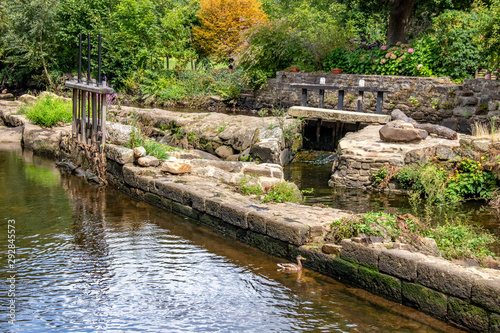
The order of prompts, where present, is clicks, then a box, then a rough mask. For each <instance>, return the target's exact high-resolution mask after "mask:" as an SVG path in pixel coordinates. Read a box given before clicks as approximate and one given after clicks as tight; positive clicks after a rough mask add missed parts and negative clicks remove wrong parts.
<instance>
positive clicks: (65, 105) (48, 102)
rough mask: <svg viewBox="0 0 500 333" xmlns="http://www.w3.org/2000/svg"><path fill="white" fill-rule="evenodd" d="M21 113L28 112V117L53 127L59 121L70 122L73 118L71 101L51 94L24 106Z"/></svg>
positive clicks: (38, 123)
mask: <svg viewBox="0 0 500 333" xmlns="http://www.w3.org/2000/svg"><path fill="white" fill-rule="evenodd" d="M20 113H23V114H26V118H28V119H29V120H30V121H32V122H34V123H35V124H37V125H39V126H43V127H52V126H54V125H55V124H56V123H58V122H63V123H70V122H71V120H72V119H73V115H72V114H71V102H65V101H63V100H62V99H60V98H55V97H53V96H51V95H49V94H47V95H45V96H43V97H41V98H38V99H37V100H36V101H35V102H34V103H33V104H30V105H28V106H25V107H22V108H21V110H20Z"/></svg>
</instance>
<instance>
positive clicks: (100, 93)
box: [64, 34, 114, 146]
mask: <svg viewBox="0 0 500 333" xmlns="http://www.w3.org/2000/svg"><path fill="white" fill-rule="evenodd" d="M79 43H80V47H79V54H78V78H76V77H75V78H74V79H73V81H66V82H65V84H64V85H65V86H66V87H68V88H71V89H72V90H73V94H72V101H73V107H72V109H73V110H72V112H73V121H72V135H73V137H74V138H75V139H76V140H78V141H80V142H82V143H85V144H91V145H94V146H102V145H103V144H104V140H105V139H106V110H107V99H106V96H107V95H111V94H113V93H114V90H113V88H111V87H108V86H107V84H106V82H104V84H103V82H102V80H101V34H99V46H98V77H97V80H93V79H92V78H91V63H90V59H91V50H92V46H91V43H90V34H88V37H87V44H88V53H87V75H86V76H87V78H86V79H85V80H83V79H82V34H80V36H79Z"/></svg>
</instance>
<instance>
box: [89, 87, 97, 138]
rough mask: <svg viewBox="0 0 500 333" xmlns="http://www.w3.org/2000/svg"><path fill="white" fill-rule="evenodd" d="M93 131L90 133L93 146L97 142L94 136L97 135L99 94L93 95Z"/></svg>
mask: <svg viewBox="0 0 500 333" xmlns="http://www.w3.org/2000/svg"><path fill="white" fill-rule="evenodd" d="M91 128H92V130H91V131H90V138H91V142H92V144H94V143H95V142H96V138H95V136H94V134H96V133H97V94H96V93H92V127H91Z"/></svg>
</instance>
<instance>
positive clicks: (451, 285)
mask: <svg viewBox="0 0 500 333" xmlns="http://www.w3.org/2000/svg"><path fill="white" fill-rule="evenodd" d="M18 106H19V104H18V103H16V102H2V103H1V104H0V108H1V109H0V118H1V119H2V122H3V123H4V124H5V125H7V126H11V127H12V126H17V127H18V128H17V129H16V130H15V131H17V133H18V134H13V133H12V131H14V130H12V129H10V128H5V127H4V128H3V129H2V130H1V133H0V137H4V135H5V136H7V134H5V133H8V135H9V137H10V138H11V139H9V140H12V142H13V143H14V144H15V140H16V139H13V138H14V137H15V135H17V137H16V138H19V141H18V143H19V144H20V143H21V142H23V144H24V147H25V148H28V149H32V150H33V151H35V152H36V153H43V154H49V155H52V156H54V157H61V156H64V155H67V154H68V153H70V138H71V133H70V131H71V129H70V127H59V128H53V129H44V128H40V127H38V126H35V125H31V124H29V123H28V122H27V121H26V120H25V119H24V117H23V116H22V115H17V114H14V112H15V111H16V109H17V107H18ZM256 119H257V120H259V119H258V118H256ZM260 121H261V120H260ZM19 127H22V134H19V133H21V129H20V128H19ZM105 154H106V165H107V173H106V176H107V177H106V178H107V180H108V181H109V183H111V184H112V185H114V186H116V187H117V188H119V189H120V190H121V191H123V192H125V193H127V194H129V195H131V196H133V197H135V198H137V199H140V200H143V201H146V202H149V203H151V204H153V205H155V206H158V207H161V208H163V209H165V210H168V211H172V212H176V213H178V214H181V215H183V216H186V217H188V218H191V219H194V220H196V221H199V222H200V223H202V224H205V225H207V226H209V227H211V228H213V229H215V230H217V231H218V232H220V233H222V234H224V235H226V236H228V237H230V238H232V239H235V240H238V241H241V242H243V243H246V244H249V245H252V246H255V247H257V248H259V249H261V250H263V251H265V252H267V253H270V254H272V255H276V256H278V257H281V258H287V259H290V260H291V259H293V258H294V257H295V256H296V255H297V254H302V255H303V256H305V257H306V258H307V260H306V262H305V264H306V267H308V268H311V269H314V270H316V271H318V272H320V273H323V274H326V275H328V276H331V277H333V278H335V279H339V280H340V281H342V282H347V283H349V284H352V285H354V286H358V287H361V288H363V289H366V290H368V291H371V292H373V293H375V294H378V295H381V296H383V297H385V298H388V299H390V300H393V301H396V302H398V303H401V304H404V305H408V306H411V307H413V308H416V309H418V310H420V311H422V312H424V313H427V314H430V315H432V316H434V317H436V318H439V319H441V320H443V321H446V322H449V323H452V324H454V325H457V326H460V327H464V328H467V329H469V330H474V331H482V332H498V331H499V329H500V271H499V270H494V269H485V268H479V267H463V266H461V265H456V264H453V263H450V262H449V261H447V260H444V259H442V258H438V257H433V256H428V255H423V254H421V253H416V252H410V251H408V250H401V249H398V248H401V246H400V245H397V244H395V243H394V242H386V241H384V240H383V239H379V238H378V239H377V238H370V237H365V238H353V239H346V240H343V241H342V243H341V245H340V246H338V245H337V246H335V245H333V244H331V245H328V246H326V247H325V246H324V245H325V244H324V239H325V236H326V234H328V232H329V231H330V230H331V228H332V222H334V221H336V220H338V219H339V218H342V217H349V216H350V215H352V214H351V213H350V212H347V211H343V210H338V209H331V208H322V207H309V206H302V205H298V204H292V203H280V204H271V203H262V202H261V201H260V200H257V199H256V198H251V197H248V196H243V195H241V194H240V193H237V192H235V191H234V189H233V187H232V186H231V184H232V183H234V182H236V181H237V179H238V178H241V177H243V176H245V175H250V174H252V175H257V176H262V177H267V178H269V179H271V180H273V181H280V180H282V179H283V172H282V170H281V167H280V166H279V165H275V164H272V165H271V164H265V163H264V164H255V163H251V162H232V161H226V162H222V161H215V162H213V161H207V160H203V159H199V158H178V159H177V160H176V161H177V163H185V164H188V165H190V166H191V168H192V170H194V172H191V173H190V174H182V175H173V174H168V173H165V172H163V171H161V169H160V167H140V166H138V165H137V164H136V160H135V158H134V151H133V150H132V149H129V148H126V147H121V146H118V145H113V144H107V145H106V147H105ZM179 157H180V156H179ZM203 170H205V171H206V170H211V171H210V172H203ZM220 175H225V176H223V177H221V176H220ZM226 177H227V178H226ZM221 178H224V180H225V181H226V180H227V179H233V180H232V181H228V182H229V184H228V183H226V182H225V181H222V180H221ZM326 252H329V253H326Z"/></svg>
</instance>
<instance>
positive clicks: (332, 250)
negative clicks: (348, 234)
mask: <svg viewBox="0 0 500 333" xmlns="http://www.w3.org/2000/svg"><path fill="white" fill-rule="evenodd" d="M321 251H323V252H324V253H327V254H335V255H339V254H340V252H341V251H342V246H340V245H337V244H330V243H326V244H323V246H322V247H321Z"/></svg>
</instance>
